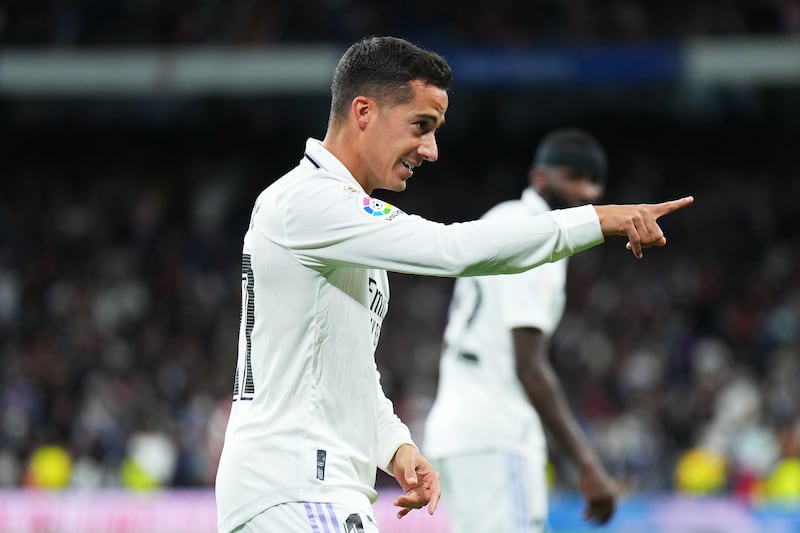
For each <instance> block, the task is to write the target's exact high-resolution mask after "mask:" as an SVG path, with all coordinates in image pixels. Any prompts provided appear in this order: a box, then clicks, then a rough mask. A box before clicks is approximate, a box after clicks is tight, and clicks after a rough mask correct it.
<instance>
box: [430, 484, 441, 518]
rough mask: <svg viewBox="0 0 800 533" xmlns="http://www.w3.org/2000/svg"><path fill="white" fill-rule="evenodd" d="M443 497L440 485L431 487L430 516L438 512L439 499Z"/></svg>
mask: <svg viewBox="0 0 800 533" xmlns="http://www.w3.org/2000/svg"><path fill="white" fill-rule="evenodd" d="M441 497H442V493H441V491H440V490H439V484H438V483H436V486H435V487H431V500H430V502H429V503H428V514H429V515H433V513H435V512H436V507H437V506H438V505H439V499H440V498H441Z"/></svg>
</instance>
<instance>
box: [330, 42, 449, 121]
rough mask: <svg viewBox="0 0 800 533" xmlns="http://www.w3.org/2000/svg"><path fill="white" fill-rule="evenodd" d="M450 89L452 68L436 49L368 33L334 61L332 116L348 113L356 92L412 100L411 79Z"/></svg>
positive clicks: (380, 99) (382, 99) (394, 100)
mask: <svg viewBox="0 0 800 533" xmlns="http://www.w3.org/2000/svg"><path fill="white" fill-rule="evenodd" d="M413 80H421V81H423V82H424V83H426V84H430V85H434V86H435V87H439V88H441V89H444V90H448V89H450V85H451V84H452V81H453V71H452V69H451V68H450V65H448V63H447V61H446V60H445V59H444V58H443V57H442V56H440V55H439V54H437V53H435V52H431V51H429V50H424V49H422V48H420V47H418V46H416V45H414V44H411V43H410V42H408V41H406V40H404V39H400V38H397V37H367V38H364V39H362V40H360V41H358V42H357V43H355V44H353V45H352V46H350V48H348V49H347V51H346V52H345V53H344V55H343V56H342V57H341V59H340V60H339V63H338V64H337V65H336V71H335V73H334V75H333V83H332V84H331V120H335V119H337V118H341V117H343V116H345V114H346V113H347V109H348V107H349V106H350V103H351V102H352V101H353V99H354V98H355V97H356V96H359V95H364V96H369V97H371V98H375V99H376V100H377V101H378V102H379V103H384V102H390V103H392V104H396V103H406V102H409V101H411V98H412V92H411V86H410V82H411V81H413Z"/></svg>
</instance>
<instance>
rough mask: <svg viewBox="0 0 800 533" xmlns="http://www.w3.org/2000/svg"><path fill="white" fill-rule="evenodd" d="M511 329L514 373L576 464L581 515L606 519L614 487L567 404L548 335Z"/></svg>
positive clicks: (597, 520)
mask: <svg viewBox="0 0 800 533" xmlns="http://www.w3.org/2000/svg"><path fill="white" fill-rule="evenodd" d="M511 331H512V337H513V342H514V352H515V358H516V369H517V376H518V377H519V380H520V382H521V383H522V385H523V387H524V389H525V392H526V394H527V395H528V398H529V399H530V401H531V403H532V404H533V406H534V408H535V409H536V412H537V413H538V414H539V417H540V418H541V420H542V422H543V423H544V425H545V426H546V427H547V429H548V430H550V432H551V433H552V434H553V436H554V437H555V438H556V439H557V440H558V442H559V443H560V444H561V445H562V446H563V447H564V450H565V451H566V452H567V454H568V455H569V457H570V458H571V459H572V460H573V461H575V464H576V465H577V466H578V468H579V471H580V490H581V494H582V495H583V498H584V500H585V502H586V508H585V510H584V517H585V518H586V519H587V520H589V521H591V522H594V523H598V524H603V523H606V522H607V521H608V520H609V519H610V518H611V516H612V515H613V514H614V509H615V507H616V498H617V495H616V488H615V485H614V483H613V481H612V480H611V478H610V477H609V475H608V474H607V473H606V471H605V468H604V467H603V465H602V463H601V462H600V459H599V458H598V457H597V455H596V454H595V452H594V450H593V449H592V447H591V445H590V444H589V442H588V440H587V439H586V437H585V435H584V433H583V431H582V430H581V428H580V426H579V425H578V422H577V420H576V419H575V417H574V416H573V414H572V411H571V410H570V408H569V405H568V403H567V401H566V397H565V395H564V391H563V389H562V387H561V382H560V381H559V379H558V377H557V375H556V373H555V371H554V370H553V367H552V365H551V364H550V358H549V357H548V355H547V338H546V336H545V335H544V334H543V333H542V331H541V330H539V329H537V328H532V327H520V328H513V329H512V330H511Z"/></svg>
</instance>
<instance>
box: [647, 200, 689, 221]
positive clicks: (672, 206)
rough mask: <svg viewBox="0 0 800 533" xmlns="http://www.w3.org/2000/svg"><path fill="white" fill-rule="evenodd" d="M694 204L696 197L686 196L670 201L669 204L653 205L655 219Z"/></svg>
mask: <svg viewBox="0 0 800 533" xmlns="http://www.w3.org/2000/svg"><path fill="white" fill-rule="evenodd" d="M692 203H694V196H684V197H683V198H679V199H677V200H670V201H669V202H662V203H660V204H653V217H654V218H658V217H662V216H664V215H667V214H669V213H672V212H674V211H677V210H678V209H683V208H684V207H686V206H687V205H690V204H692Z"/></svg>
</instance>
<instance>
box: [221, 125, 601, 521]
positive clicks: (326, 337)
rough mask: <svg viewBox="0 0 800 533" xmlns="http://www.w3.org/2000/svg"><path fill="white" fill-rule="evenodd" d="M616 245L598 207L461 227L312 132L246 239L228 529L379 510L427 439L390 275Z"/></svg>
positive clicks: (517, 264)
mask: <svg viewBox="0 0 800 533" xmlns="http://www.w3.org/2000/svg"><path fill="white" fill-rule="evenodd" d="M602 241H603V236H602V232H601V230H600V225H599V221H598V219H597V215H596V212H595V210H594V209H593V208H592V207H591V206H584V207H579V208H573V209H566V210H562V211H556V212H552V213H549V214H546V215H542V216H538V217H531V216H525V217H519V218H517V219H516V220H506V219H503V220H498V221H489V220H487V221H473V222H467V223H459V224H450V225H445V224H439V223H436V222H432V221H429V220H426V219H424V218H421V217H419V216H414V215H409V214H406V213H404V212H403V211H401V210H400V209H398V208H396V207H394V206H392V205H390V204H388V203H386V202H382V201H380V200H377V199H374V198H371V197H370V196H368V195H367V194H366V193H365V192H364V190H363V189H362V188H361V186H360V185H359V184H358V182H357V181H356V180H355V178H353V176H352V175H351V174H350V173H349V171H348V170H347V169H346V168H345V167H344V165H343V164H342V163H341V162H340V161H338V160H337V159H336V158H335V157H334V156H333V155H332V154H331V153H330V152H328V151H327V150H325V148H324V147H323V146H322V144H321V143H320V142H319V141H317V140H314V139H309V140H308V142H307V143H306V153H305V154H304V157H303V158H302V159H301V161H300V163H299V164H298V166H297V167H295V168H294V169H293V170H291V171H290V172H288V173H287V174H286V175H284V176H283V177H281V178H280V179H278V180H277V181H276V182H274V183H273V184H272V185H270V186H269V187H267V188H266V189H265V190H264V191H263V192H262V193H261V194H260V195H259V197H258V199H257V200H256V202H255V206H254V208H253V212H252V216H251V221H250V225H249V228H248V231H247V233H246V234H245V238H244V247H243V261H242V296H243V297H242V309H241V313H242V316H241V330H240V338H239V352H238V362H237V369H236V375H235V380H234V393H233V406H232V409H231V414H230V419H229V421H228V426H227V430H226V434H225V443H224V447H223V451H222V456H221V459H220V464H219V468H218V473H217V481H216V498H217V513H218V525H219V530H220V531H230V530H232V529H234V528H235V527H236V526H238V525H240V524H242V523H244V522H246V521H247V520H248V519H250V518H251V517H252V516H254V515H256V514H258V513H259V512H261V511H263V510H265V509H267V508H269V507H271V506H273V505H276V504H279V503H282V502H290V501H327V502H337V503H341V504H345V505H351V506H354V507H356V508H368V507H369V505H370V503H371V502H374V501H375V498H376V497H377V493H376V492H375V490H374V483H375V475H376V468H381V469H383V470H387V471H388V469H389V463H390V461H391V459H392V457H393V455H394V453H395V451H396V450H397V448H398V447H399V446H400V445H401V444H403V443H411V444H413V442H412V440H411V437H410V434H409V431H408V428H407V427H406V426H405V425H404V424H403V423H402V422H401V421H400V420H399V419H398V418H397V416H396V415H395V414H394V409H393V406H392V404H391V402H390V401H389V400H388V399H387V398H386V396H385V395H384V393H383V390H382V388H381V385H380V377H379V375H378V372H377V367H376V364H375V356H374V354H375V347H376V345H377V341H378V337H379V335H380V329H381V325H382V322H383V319H384V317H385V316H386V313H387V310H388V301H389V285H388V279H387V274H386V271H387V270H388V271H394V272H402V273H410V274H423V275H433V276H474V275H482V274H501V273H514V272H521V271H524V270H527V269H530V268H532V267H533V266H536V265H539V264H541V263H544V262H547V261H554V260H558V259H560V258H562V257H566V256H568V255H571V254H573V253H575V252H578V251H580V250H583V249H585V248H588V247H591V246H594V245H596V244H599V243H600V242H602Z"/></svg>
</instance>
